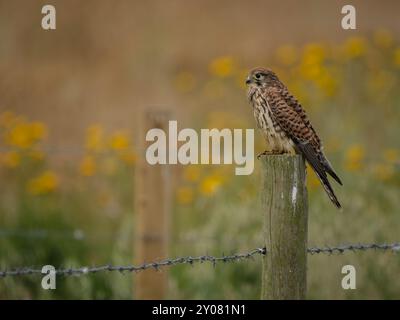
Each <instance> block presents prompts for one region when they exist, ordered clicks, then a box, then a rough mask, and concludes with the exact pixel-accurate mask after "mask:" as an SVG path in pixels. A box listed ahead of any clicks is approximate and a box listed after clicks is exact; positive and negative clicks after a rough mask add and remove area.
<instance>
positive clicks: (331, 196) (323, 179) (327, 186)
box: [315, 171, 342, 209]
mask: <svg viewBox="0 0 400 320" xmlns="http://www.w3.org/2000/svg"><path fill="white" fill-rule="evenodd" d="M315 173H316V174H317V176H318V178H319V181H321V184H322V186H323V187H324V189H325V191H326V193H327V194H328V197H329V199H331V201H332V202H333V204H334V205H335V206H336V207H337V208H338V209H340V208H342V206H341V204H340V202H339V200H338V199H337V197H336V195H335V192H334V191H333V189H332V186H331V184H330V183H329V180H328V177H327V176H326V174H325V175H320V174H319V173H318V172H317V171H315Z"/></svg>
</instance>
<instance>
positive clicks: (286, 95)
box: [272, 88, 343, 185]
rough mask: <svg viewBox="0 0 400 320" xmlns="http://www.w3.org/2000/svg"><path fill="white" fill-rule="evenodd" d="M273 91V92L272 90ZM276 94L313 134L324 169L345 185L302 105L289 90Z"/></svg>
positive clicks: (314, 143)
mask: <svg viewBox="0 0 400 320" xmlns="http://www.w3.org/2000/svg"><path fill="white" fill-rule="evenodd" d="M272 91H273V90H272ZM275 91H276V92H275V93H272V94H280V95H281V97H282V98H283V99H284V100H285V102H286V103H287V104H288V106H289V107H292V108H293V109H294V110H295V111H296V113H297V114H298V115H299V116H300V118H301V120H302V121H303V123H304V125H305V126H306V127H307V128H308V130H310V132H311V134H312V137H313V138H312V142H313V145H314V147H315V148H316V149H317V150H318V156H319V158H320V161H321V163H322V164H323V166H324V169H325V171H326V172H327V173H329V175H330V176H331V177H332V178H333V179H335V180H336V182H337V183H339V184H340V185H343V183H342V181H341V180H340V178H339V177H338V175H337V174H336V172H335V170H334V169H333V167H332V165H331V163H330V162H329V160H328V159H327V158H326V156H325V155H324V153H323V147H322V142H321V139H320V138H319V137H318V135H317V133H316V131H315V130H314V128H313V126H312V125H311V122H310V120H309V119H308V117H307V114H306V112H305V111H304V109H303V108H302V106H301V104H300V103H299V102H298V101H297V99H296V98H295V97H294V96H293V95H292V94H291V93H290V92H289V91H288V90H287V88H283V89H275Z"/></svg>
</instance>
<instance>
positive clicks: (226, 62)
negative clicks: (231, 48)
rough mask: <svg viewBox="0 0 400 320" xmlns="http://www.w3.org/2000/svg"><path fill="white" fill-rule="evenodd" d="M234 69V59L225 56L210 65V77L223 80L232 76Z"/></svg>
mask: <svg viewBox="0 0 400 320" xmlns="http://www.w3.org/2000/svg"><path fill="white" fill-rule="evenodd" d="M234 67H235V61H234V59H233V58H232V57H229V56H225V57H220V58H217V59H215V60H213V61H212V62H211V63H210V66H209V70H210V73H211V74H212V75H214V76H217V77H220V78H225V77H228V76H230V75H232V73H233V71H234Z"/></svg>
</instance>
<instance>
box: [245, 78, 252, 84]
mask: <svg viewBox="0 0 400 320" xmlns="http://www.w3.org/2000/svg"><path fill="white" fill-rule="evenodd" d="M250 83H251V79H250V76H248V77H247V79H246V84H250Z"/></svg>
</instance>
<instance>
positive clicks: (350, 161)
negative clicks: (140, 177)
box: [345, 145, 365, 171]
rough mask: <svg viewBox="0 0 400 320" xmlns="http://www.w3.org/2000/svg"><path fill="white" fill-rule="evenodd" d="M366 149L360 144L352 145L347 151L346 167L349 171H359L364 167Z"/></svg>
mask: <svg viewBox="0 0 400 320" xmlns="http://www.w3.org/2000/svg"><path fill="white" fill-rule="evenodd" d="M364 155H365V150H364V148H363V147H362V146H360V145H353V146H351V147H350V148H349V149H348V150H347V152H346V162H345V165H346V168H347V170H349V171H358V170H360V169H362V167H363V163H362V162H363V160H364Z"/></svg>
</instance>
